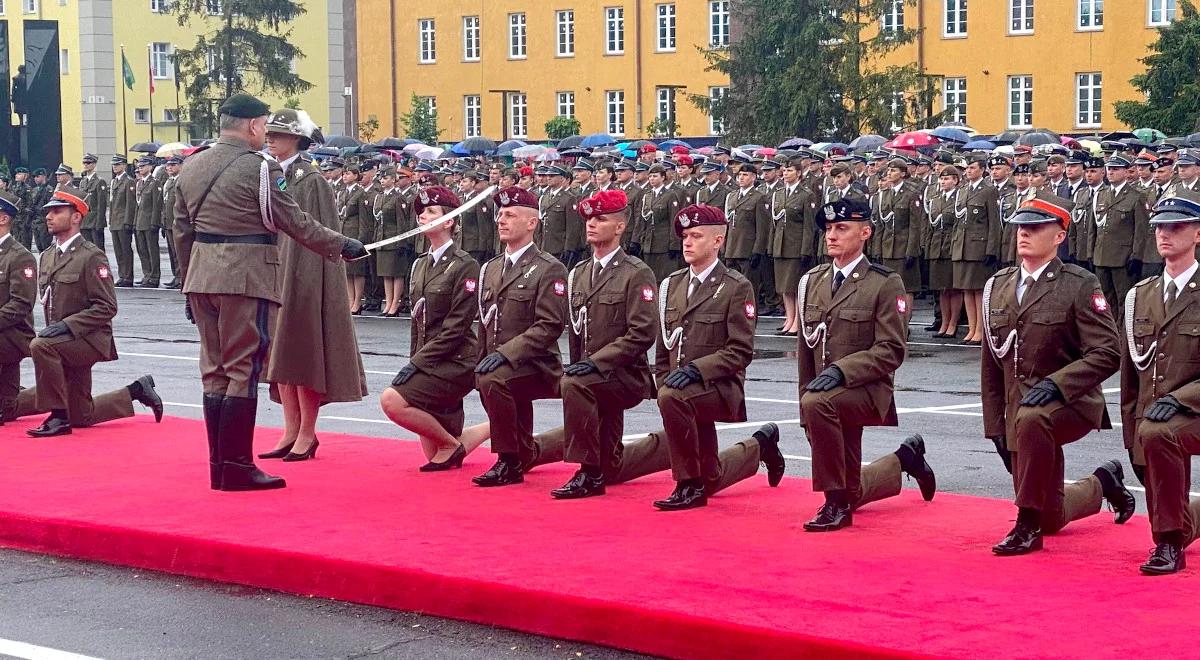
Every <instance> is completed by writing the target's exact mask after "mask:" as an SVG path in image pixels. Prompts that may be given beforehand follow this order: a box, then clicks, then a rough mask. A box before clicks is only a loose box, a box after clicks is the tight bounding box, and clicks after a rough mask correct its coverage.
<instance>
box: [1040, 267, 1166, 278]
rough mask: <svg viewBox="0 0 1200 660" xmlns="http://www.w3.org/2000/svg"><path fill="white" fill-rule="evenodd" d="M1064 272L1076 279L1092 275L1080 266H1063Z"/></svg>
mask: <svg viewBox="0 0 1200 660" xmlns="http://www.w3.org/2000/svg"><path fill="white" fill-rule="evenodd" d="M1062 272H1064V273H1068V274H1070V275H1074V276H1075V277H1087V276H1088V275H1091V274H1092V272H1091V271H1090V270H1088V269H1086V268H1084V267H1083V266H1080V265H1078V264H1063V267H1062ZM1151 279H1153V278H1151Z"/></svg>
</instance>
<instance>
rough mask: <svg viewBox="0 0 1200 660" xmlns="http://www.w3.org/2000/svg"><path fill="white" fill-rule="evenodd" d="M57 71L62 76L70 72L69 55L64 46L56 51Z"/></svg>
mask: <svg viewBox="0 0 1200 660" xmlns="http://www.w3.org/2000/svg"><path fill="white" fill-rule="evenodd" d="M58 72H59V73H60V74H62V75H64V76H65V75H67V74H69V73H71V57H70V53H68V52H67V49H66V48H64V49H62V50H61V51H59V52H58Z"/></svg>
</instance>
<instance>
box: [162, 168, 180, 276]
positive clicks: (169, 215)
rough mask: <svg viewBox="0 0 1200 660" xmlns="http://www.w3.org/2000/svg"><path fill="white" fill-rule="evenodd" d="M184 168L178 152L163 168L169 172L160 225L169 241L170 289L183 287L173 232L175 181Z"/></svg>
mask: <svg viewBox="0 0 1200 660" xmlns="http://www.w3.org/2000/svg"><path fill="white" fill-rule="evenodd" d="M182 168H183V156H182V155H180V154H176V155H174V156H170V157H168V158H167V160H166V164H165V165H164V166H163V169H164V170H165V171H166V173H167V179H166V181H163V184H162V203H161V204H160V205H159V208H160V213H159V226H161V227H162V235H163V238H165V239H166V241H167V261H168V263H170V265H171V281H170V282H167V284H166V288H168V289H182V288H183V282H180V281H179V254H178V253H177V252H176V251H175V241H174V239H173V233H174V229H175V183H176V179H177V177H178V176H179V170H180V169H182Z"/></svg>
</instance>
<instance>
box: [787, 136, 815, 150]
mask: <svg viewBox="0 0 1200 660" xmlns="http://www.w3.org/2000/svg"><path fill="white" fill-rule="evenodd" d="M811 146H812V140H809V139H807V138H802V137H792V138H788V139H786V140H784V141H783V142H781V143H779V148H780V149H802V148H804V147H811Z"/></svg>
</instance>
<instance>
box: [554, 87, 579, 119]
mask: <svg viewBox="0 0 1200 660" xmlns="http://www.w3.org/2000/svg"><path fill="white" fill-rule="evenodd" d="M555 100H556V103H555V108H556V110H557V112H558V114H557V115H556V116H557V117H574V116H575V92H558V93H557V94H555Z"/></svg>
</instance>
